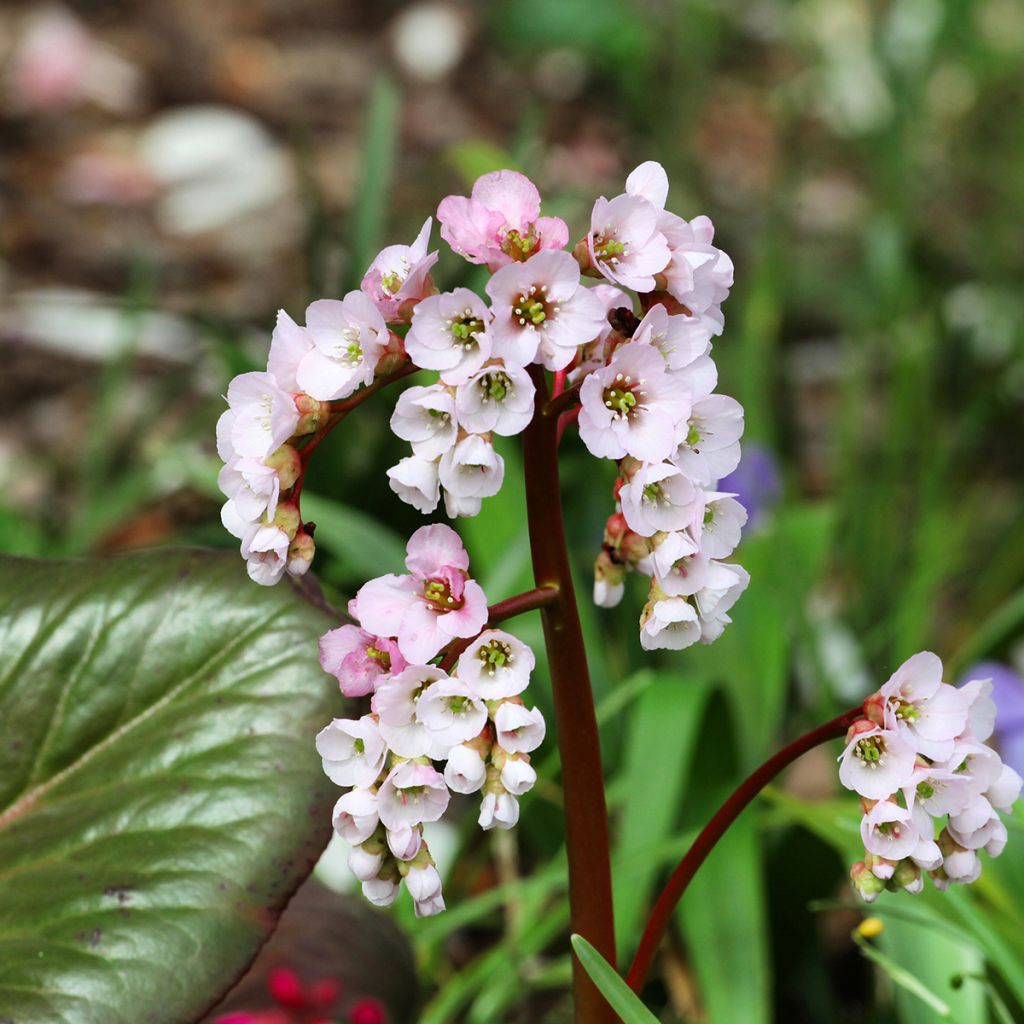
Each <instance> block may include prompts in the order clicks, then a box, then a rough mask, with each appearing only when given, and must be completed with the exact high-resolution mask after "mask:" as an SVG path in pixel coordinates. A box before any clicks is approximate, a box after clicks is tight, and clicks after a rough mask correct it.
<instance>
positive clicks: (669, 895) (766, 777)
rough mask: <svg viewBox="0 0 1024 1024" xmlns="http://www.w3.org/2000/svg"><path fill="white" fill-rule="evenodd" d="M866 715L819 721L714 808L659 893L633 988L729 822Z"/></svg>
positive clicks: (857, 712) (630, 980) (630, 979)
mask: <svg viewBox="0 0 1024 1024" xmlns="http://www.w3.org/2000/svg"><path fill="white" fill-rule="evenodd" d="M862 715H863V711H862V710H861V709H860V708H853V709H852V710H850V711H846V712H844V713H843V714H841V715H840V716H839V717H838V718H833V719H832V721H830V722H826V723H825V724H824V725H819V726H818V728H817V729H812V730H811V731H810V732H809V733H806V734H805V735H803V736H801V737H800V738H799V739H796V740H794V741H793V742H792V743H790V744H789V746H787V747H783V748H782V750H780V751H779V752H778V753H777V754H773V755H772V756H771V757H770V758H768V760H767V761H765V763H764V764H763V765H761V767H760V768H758V769H757V770H756V771H755V772H754V773H753V774H752V775H750V776H749V777H748V778H746V779H744V780H743V782H741V783H740V784H739V786H737V787H736V789H735V790H734V792H733V794H732V796H730V797H729V799H728V800H726V801H725V803H724V804H722V806H721V807H719V809H718V810H717V811H716V812H715V815H714V817H713V818H712V819H711V820H710V821H709V822H708V823H707V825H705V826H704V831H703V832H701V834H700V835H699V836H697V838H696V840H695V841H694V844H693V846H691V847H690V849H689V850H687V851H686V855H685V856H684V857H683V859H682V860H681V861H680V862H679V866H678V867H677V868H676V869H675V871H674V872H673V873H672V877H671V878H670V879H669V880H668V884H667V885H666V886H665V888H664V889H663V890H662V892H661V895H660V896H659V897H658V901H657V903H655V904H654V909H653V910H652V911H651V916H650V917H649V918H648V920H647V925H646V927H645V928H644V933H643V936H642V937H641V939H640V945H639V947H638V948H637V951H636V956H635V957H634V958H633V963H632V965H631V966H630V968H629V973H628V974H627V975H626V983H627V984H628V985H629V987H630V988H631V989H632V990H633V991H634V992H639V991H640V989H641V987H642V986H643V983H644V979H645V978H646V977H647V972H648V971H649V970H650V967H651V961H652V960H653V959H654V954H655V952H656V951H657V948H658V945H659V944H660V942H661V937H662V935H663V934H664V933H665V928H666V927H667V925H668V921H669V918H670V917H671V916H672V911H673V910H675V908H676V904H677V903H678V902H679V900H680V899H681V898H682V895H683V893H684V892H686V887H687V886H688V885H689V884H690V882H691V881H692V880H693V876H694V875H695V874H697V869H698V868H699V867H700V866H701V864H703V863H704V861H705V859H706V858H707V855H708V854H709V853H710V852H711V851H712V850H713V849H714V847H715V844H716V843H717V842H718V840H719V839H721V838H722V836H723V835H725V832H726V830H727V829H728V828H729V826H730V825H731V824H732V823H733V822H734V821H735V820H736V819H737V818H738V817H739V816H740V813H741V812H742V811H743V809H744V808H745V807H746V806H747V804H749V803H750V801H751V800H753V799H754V797H755V796H757V794H758V793H760V792H761V790H762V789H764V787H765V786H767V785H768V783H769V782H771V781H772V779H774V778H775V776H776V775H778V774H779V772H781V771H782V769H783V768H785V767H786V766H787V765H789V764H792V762H793V761H795V760H796V759H797V758H798V757H800V755H801V754H806V753H807V751H808V750H811V749H813V748H814V747H816V746H818V745H819V744H820V743H825V742H826V741H827V740H832V739H836V738H837V737H838V736H842V735H844V734H845V733H846V730H847V729H848V728H849V727H850V725H851V724H852V723H853V722H854V721H855V720H856V719H858V718H860V717H861V716H862Z"/></svg>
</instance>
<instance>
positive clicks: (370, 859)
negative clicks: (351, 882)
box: [348, 846, 384, 882]
mask: <svg viewBox="0 0 1024 1024" xmlns="http://www.w3.org/2000/svg"><path fill="white" fill-rule="evenodd" d="M383 863H384V854H383V853H370V852H369V850H367V849H366V847H364V846H353V847H352V849H350V850H349V851H348V866H349V870H350V871H351V872H352V874H353V875H355V876H356V878H358V879H359V881H360V882H368V881H369V880H370V879H371V878H376V877H377V875H378V873H379V872H380V869H381V865H382V864H383Z"/></svg>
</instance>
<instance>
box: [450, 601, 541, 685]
mask: <svg viewBox="0 0 1024 1024" xmlns="http://www.w3.org/2000/svg"><path fill="white" fill-rule="evenodd" d="M557 597H558V587H554V586H547V587H535V588H534V589H533V590H525V591H523V593H521V594H515V595H513V596H512V597H506V598H505V600H504V601H499V602H498V603H497V604H492V605H491V606H490V608H488V609H487V627H486V628H487V629H491V628H493V627H494V626H497V625H498V623H499V622H504V621H505V620H506V619H511V618H513V617H514V616H516V615H522V614H523V612H532V611H533V610H534V609H535V608H543V607H544V606H545V605H549V604H551V602H552V601H554V600H555V599H556V598H557ZM481 632H483V631H482V630H481ZM479 637H480V633H477V635H476V636H471V637H467V638H466V639H465V640H462V639H459V640H453V641H452V642H451V643H450V644H448V646H447V647H445V649H444V652H443V656H442V658H441V661H440V664H439V667H440V668H441V669H443V670H444V671H445V672H451V670H452V666H453V665H454V664H455V662H457V661H458V660H459V655H460V654H462V652H463V651H464V650H465V649H466V648H467V647H468V646H469V645H470V644H471V643H474V642H476V640H478V639H479Z"/></svg>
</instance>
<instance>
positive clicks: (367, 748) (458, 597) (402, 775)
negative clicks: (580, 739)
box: [316, 524, 545, 916]
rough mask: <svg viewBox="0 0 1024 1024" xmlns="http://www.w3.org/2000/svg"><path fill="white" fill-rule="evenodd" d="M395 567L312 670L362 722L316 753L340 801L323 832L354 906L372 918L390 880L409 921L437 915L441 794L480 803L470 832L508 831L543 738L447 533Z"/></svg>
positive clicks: (355, 608)
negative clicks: (333, 843)
mask: <svg viewBox="0 0 1024 1024" xmlns="http://www.w3.org/2000/svg"><path fill="white" fill-rule="evenodd" d="M407 556H408V557H407V558H406V568H407V569H408V570H409V571H408V573H407V574H404V575H387V576H382V577H379V578H378V579H374V580H370V581H369V582H368V583H366V584H365V585H364V586H363V587H362V588H361V589H360V590H359V591H358V593H357V594H356V596H355V598H353V600H352V601H351V602H350V604H349V613H350V614H351V615H352V617H353V618H354V619H355V620H356V622H357V623H358V625H347V626H341V627H340V628H338V629H333V630H331V631H330V632H329V633H327V634H325V635H324V637H323V638H322V639H321V641H320V661H321V664H322V665H323V667H324V669H325V670H326V671H327V672H329V673H330V674H331V675H333V676H335V677H336V678H337V679H338V682H339V684H340V686H341V691H342V693H344V694H345V695H346V696H349V697H359V696H366V695H371V696H372V699H371V705H370V706H371V710H370V713H369V714H366V715H364V716H363V717H362V718H359V719H335V720H334V721H333V722H331V724H330V725H328V726H327V727H326V728H325V729H323V730H322V731H321V732H320V733H319V735H318V736H317V738H316V747H317V750H318V751H319V753H320V756H321V757H322V758H323V766H324V771H325V772H326V773H327V775H328V777H329V778H330V779H331V781H333V782H335V783H337V784H338V785H340V786H351V787H352V788H351V789H350V790H349V792H347V793H346V794H345V795H344V796H342V797H341V798H340V799H339V800H338V802H337V804H336V806H335V808H334V827H335V829H336V830H337V832H338V834H339V835H340V836H341V837H342V838H343V839H345V840H346V841H347V842H348V843H349V844H350V845H351V847H352V849H351V852H350V854H349V866H350V867H351V869H352V871H353V873H354V874H355V875H356V877H358V878H359V879H360V880H361V881H362V885H363V892H364V894H365V895H366V896H367V898H368V899H370V900H371V901H372V902H373V903H376V904H378V905H380V906H386V905H388V904H390V903H391V902H392V901H393V900H394V898H395V896H396V894H397V891H398V886H399V883H400V881H401V880H402V879H403V878H404V879H405V884H406V887H407V888H408V889H409V892H410V893H411V895H412V897H413V900H414V901H415V907H416V913H417V915H420V916H423V915H429V914H436V913H438V912H439V911H441V910H444V899H443V897H442V895H441V878H440V875H439V874H438V871H437V868H436V866H435V864H434V861H433V858H432V857H431V854H430V850H429V848H428V846H427V844H426V842H425V840H424V838H423V824H424V822H430V821H437V820H438V819H439V818H440V817H441V816H442V815H443V814H444V812H445V810H446V809H447V807H448V801H449V798H450V791H451V790H454V791H455V792H456V793H477V792H482V793H483V800H482V802H481V806H480V815H479V823H480V826H481V828H484V829H490V828H511V827H512V826H513V825H515V824H516V822H517V821H518V819H519V803H518V799H517V798H518V797H519V796H521V795H522V794H523V793H526V792H527V791H528V790H530V789H531V788H532V787H533V784H534V782H535V781H536V778H537V776H536V773H535V772H534V770H533V768H532V767H531V765H530V757H529V753H530V751H532V750H534V749H535V748H536V747H537V746H539V744H540V743H541V741H542V740H543V739H544V732H545V725H544V719H543V717H542V716H541V713H540V712H539V711H538V710H537V709H536V708H533V709H527V708H526V706H525V704H524V703H523V698H522V696H521V695H522V693H523V691H524V690H525V689H526V687H527V685H528V684H529V681H530V673H531V672H532V671H533V667H534V657H533V652H532V651H531V650H530V649H529V647H527V646H526V645H525V644H523V643H522V642H521V641H519V640H517V639H516V638H515V637H514V636H511V635H510V634H508V633H505V632H503V631H502V630H497V629H485V628H484V627H485V626H486V624H487V614H488V613H487V599H486V597H485V596H484V592H483V590H481V588H480V586H479V584H477V583H476V582H475V581H474V580H472V579H470V577H469V575H468V570H469V559H468V556H467V555H466V552H465V549H464V548H463V546H462V543H461V541H460V540H459V538H458V536H457V535H456V533H455V532H454V531H453V530H451V529H450V528H449V527H447V526H443V525H440V524H438V525H434V526H424V527H421V528H420V529H419V530H417V531H416V532H415V533H414V534H413V535H412V537H411V539H410V540H409V545H408V549H407ZM459 639H461V640H469V641H470V642H469V645H468V646H467V647H465V649H464V650H463V651H462V653H461V654H460V656H459V658H458V662H457V664H456V666H455V668H454V671H453V672H452V673H451V674H450V675H449V674H448V673H447V672H445V671H444V669H443V668H441V667H440V666H439V665H433V664H431V661H432V659H434V658H435V657H436V656H437V655H438V654H440V653H442V651H443V649H444V648H445V647H446V646H447V645H448V644H449V643H450V642H451V641H453V640H459ZM442 765H443V767H441V768H440V770H439V768H438V767H437V766H442Z"/></svg>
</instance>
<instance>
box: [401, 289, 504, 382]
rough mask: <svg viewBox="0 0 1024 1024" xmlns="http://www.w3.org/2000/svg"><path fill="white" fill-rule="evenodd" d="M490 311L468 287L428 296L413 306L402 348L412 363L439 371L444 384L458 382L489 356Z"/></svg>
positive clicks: (473, 371)
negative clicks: (410, 321) (410, 322)
mask: <svg viewBox="0 0 1024 1024" xmlns="http://www.w3.org/2000/svg"><path fill="white" fill-rule="evenodd" d="M490 320H491V313H490V310H488V308H487V306H486V304H485V303H484V301H483V300H482V299H481V298H480V297H479V296H477V295H474V294H473V292H471V291H470V290H469V289H468V288H456V289H455V290H454V291H452V292H443V293H442V294H440V295H431V296H429V297H428V298H425V299H423V300H422V302H419V303H418V304H417V305H416V308H415V310H413V314H412V326H411V327H410V328H409V333H408V334H407V335H406V337H405V351H406V352H407V353H408V355H409V358H410V359H411V360H412V361H413V363H414V364H415V365H416V366H419V367H422V368H423V369H424V370H440V371H441V380H443V381H444V383H445V384H461V383H462V382H463V381H464V380H465V379H466V378H467V377H469V376H470V374H472V373H475V372H476V371H477V370H478V369H479V368H480V367H481V366H483V364H484V363H485V362H486V361H487V359H489V358H490V355H491V338H490V335H489V333H488V331H487V325H488V324H489V323H490Z"/></svg>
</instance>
